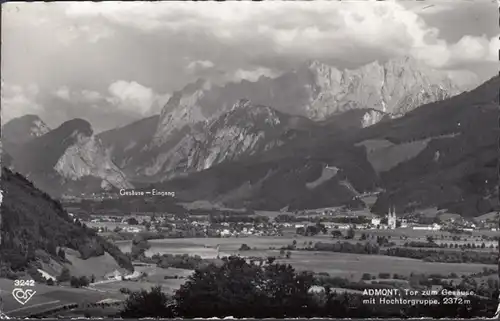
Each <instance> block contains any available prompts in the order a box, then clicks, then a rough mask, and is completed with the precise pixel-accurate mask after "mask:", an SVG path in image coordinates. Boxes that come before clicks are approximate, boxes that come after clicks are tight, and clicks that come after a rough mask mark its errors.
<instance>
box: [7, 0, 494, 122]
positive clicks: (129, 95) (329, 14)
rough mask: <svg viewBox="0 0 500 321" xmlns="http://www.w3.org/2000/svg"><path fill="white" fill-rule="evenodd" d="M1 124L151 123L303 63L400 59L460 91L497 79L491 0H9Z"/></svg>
mask: <svg viewBox="0 0 500 321" xmlns="http://www.w3.org/2000/svg"><path fill="white" fill-rule="evenodd" d="M1 32H2V48H1V50H2V51H1V59H2V60H1V71H2V75H1V76H2V95H1V103H2V106H1V107H2V109H1V115H2V120H1V121H2V124H4V123H5V122H7V121H9V120H10V119H12V118H15V117H19V116H22V115H25V114H36V115H38V116H40V117H41V118H42V120H44V122H46V123H47V124H48V125H49V126H50V127H52V128H55V127H57V126H59V125H60V124H61V123H62V122H64V121H67V120H69V119H72V118H77V117H78V118H83V119H86V120H88V121H89V122H90V123H91V124H92V125H93V127H94V130H95V131H96V132H99V131H102V130H106V129H110V128H115V127H117V126H123V125H125V124H127V123H130V122H132V121H134V120H138V119H141V118H144V117H147V116H151V115H154V114H158V113H159V112H160V111H161V109H162V107H163V105H164V104H165V103H166V101H167V100H168V98H169V97H170V95H171V94H172V93H173V92H174V91H176V90H179V89H182V88H183V87H184V86H185V85H187V84H188V83H190V82H194V81H196V80H197V79H199V78H205V79H208V80H210V81H212V82H214V83H216V84H224V83H227V82H231V81H240V80H242V79H247V80H250V81H252V80H255V79H257V78H258V77H260V76H262V75H264V76H269V77H275V76H278V75H279V74H281V73H283V72H285V71H289V70H291V69H293V68H296V67H297V66H298V65H300V64H301V63H303V62H305V61H309V60H313V59H316V60H320V61H322V62H324V63H328V64H332V65H334V66H336V67H337V68H340V69H342V68H356V67H359V66H361V65H363V64H366V63H370V62H373V61H375V60H379V61H382V60H386V59H390V58H393V57H397V56H400V55H409V56H412V57H414V58H416V59H418V60H420V61H422V62H423V63H425V64H427V65H429V66H431V67H433V68H436V69H443V70H447V71H450V72H452V74H453V77H454V78H455V80H456V81H457V82H458V83H471V82H474V83H475V84H479V83H482V82H484V81H486V80H488V79H490V78H491V77H493V76H494V75H496V74H498V71H499V66H498V50H499V48H500V46H499V40H498V38H499V36H500V31H499V27H498V4H497V2H495V1H490V0H488V1H486V0H474V1H460V0H452V1H438V0H434V1H384V2H380V1H377V2H374V1H368V0H367V1H342V2H337V1H307V2H302V1H287V2H282V1H266V2H246V1H238V2H230V1H227V2H187V1H186V2H174V1H171V2H168V1H167V2H121V3H120V2H102V3H98V2H96V3H93V2H52V3H43V2H38V3H37V2H34V3H23V2H17V3H16V2H9V3H7V4H2V29H1Z"/></svg>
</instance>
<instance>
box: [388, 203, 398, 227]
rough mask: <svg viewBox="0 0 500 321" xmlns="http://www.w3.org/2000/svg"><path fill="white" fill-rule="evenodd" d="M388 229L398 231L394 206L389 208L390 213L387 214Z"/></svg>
mask: <svg viewBox="0 0 500 321" xmlns="http://www.w3.org/2000/svg"><path fill="white" fill-rule="evenodd" d="M387 227H388V228H389V229H391V230H394V229H396V208H395V207H394V206H391V207H389V212H388V213H387Z"/></svg>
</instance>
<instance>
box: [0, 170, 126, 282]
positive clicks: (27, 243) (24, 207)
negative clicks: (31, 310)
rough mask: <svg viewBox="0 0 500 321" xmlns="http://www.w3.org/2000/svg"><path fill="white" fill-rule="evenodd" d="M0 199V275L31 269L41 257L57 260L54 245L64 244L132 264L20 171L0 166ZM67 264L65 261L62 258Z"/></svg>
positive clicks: (83, 253)
mask: <svg viewBox="0 0 500 321" xmlns="http://www.w3.org/2000/svg"><path fill="white" fill-rule="evenodd" d="M1 177H2V180H1V189H2V190H3V194H4V195H3V196H4V197H3V202H2V206H1V214H2V215H1V216H2V230H1V236H2V243H1V244H0V267H1V270H0V276H4V277H5V276H12V275H13V272H20V271H29V272H30V271H33V269H34V268H39V267H41V263H40V260H41V259H53V260H57V261H61V260H62V259H61V258H60V257H58V256H57V253H56V249H57V248H58V247H65V248H70V249H73V250H76V251H78V252H79V254H80V257H81V258H82V259H88V258H90V257H95V256H101V255H104V254H105V253H106V252H107V253H109V254H110V255H111V256H112V257H113V258H114V259H115V260H116V261H117V263H118V264H119V265H120V266H121V267H123V268H126V269H128V270H130V271H133V266H132V264H131V262H130V260H129V258H128V257H127V256H125V255H124V254H123V253H122V252H121V251H120V250H119V249H118V248H117V247H116V246H114V245H112V244H110V243H109V242H107V241H105V240H104V239H102V238H101V237H99V236H97V235H96V233H95V232H94V231H93V230H91V229H88V228H86V227H85V226H83V225H82V224H80V223H79V222H74V221H73V219H72V218H71V217H70V216H69V215H68V213H67V212H66V211H65V210H64V209H63V208H62V207H61V205H60V203H59V202H57V201H54V200H53V199H51V198H50V197H49V196H48V195H47V194H45V193H44V192H41V191H40V190H38V189H36V188H35V187H34V186H33V184H32V183H31V182H29V181H28V180H26V179H25V178H24V177H23V176H22V175H20V174H17V173H13V172H11V171H10V170H8V169H6V168H2V176H1ZM66 263H68V264H69V262H66Z"/></svg>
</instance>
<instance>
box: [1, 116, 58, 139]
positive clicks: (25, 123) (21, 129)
mask: <svg viewBox="0 0 500 321" xmlns="http://www.w3.org/2000/svg"><path fill="white" fill-rule="evenodd" d="M49 131H50V128H49V126H47V124H45V122H44V121H43V120H41V119H40V117H39V116H37V115H25V116H22V117H19V118H14V119H12V120H11V121H9V122H7V123H6V124H5V125H4V126H2V139H3V140H4V141H5V142H6V143H9V144H22V143H25V142H27V141H29V140H31V139H33V138H35V137H40V136H42V135H45V134H46V133H48V132H49Z"/></svg>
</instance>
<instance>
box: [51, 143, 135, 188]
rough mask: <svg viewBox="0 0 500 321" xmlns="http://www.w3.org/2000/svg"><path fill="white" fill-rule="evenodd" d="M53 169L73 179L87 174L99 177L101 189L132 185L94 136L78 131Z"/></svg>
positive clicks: (129, 186) (75, 179) (78, 178)
mask: <svg viewBox="0 0 500 321" xmlns="http://www.w3.org/2000/svg"><path fill="white" fill-rule="evenodd" d="M54 169H55V170H56V172H57V173H59V174H60V175H61V176H62V177H64V178H66V179H70V180H73V181H77V180H80V179H82V178H85V177H88V176H90V177H97V178H100V179H102V182H101V187H102V188H103V189H109V188H111V187H116V188H131V187H132V185H131V184H129V183H128V181H127V178H126V177H125V175H124V174H123V173H122V172H121V170H120V169H119V168H118V167H117V166H116V165H115V164H113V162H112V161H111V159H110V157H109V156H108V155H107V153H106V152H105V150H104V148H103V147H102V145H101V143H100V141H99V140H98V138H96V137H95V136H85V135H83V134H81V133H78V134H77V137H76V142H75V144H74V145H72V146H70V147H69V148H67V149H66V151H65V152H64V154H63V155H62V156H61V157H60V158H59V160H58V161H57V163H56V165H55V167H54Z"/></svg>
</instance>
